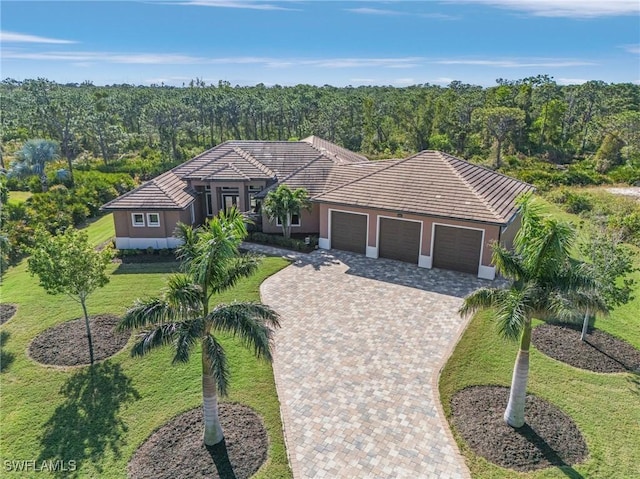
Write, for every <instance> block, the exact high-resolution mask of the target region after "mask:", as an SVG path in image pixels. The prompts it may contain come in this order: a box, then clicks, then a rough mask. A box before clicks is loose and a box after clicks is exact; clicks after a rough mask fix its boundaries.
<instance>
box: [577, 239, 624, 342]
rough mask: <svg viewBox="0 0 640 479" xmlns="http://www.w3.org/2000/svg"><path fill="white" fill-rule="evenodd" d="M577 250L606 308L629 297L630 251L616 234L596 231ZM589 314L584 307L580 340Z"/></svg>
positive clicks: (586, 327) (583, 336)
mask: <svg viewBox="0 0 640 479" xmlns="http://www.w3.org/2000/svg"><path fill="white" fill-rule="evenodd" d="M580 250H581V252H582V254H583V255H584V257H585V258H586V259H587V261H589V265H590V268H591V270H592V271H591V274H592V275H593V277H594V278H595V279H596V281H597V282H598V290H599V291H600V294H601V295H602V296H603V297H604V300H605V302H606V304H607V307H608V308H609V309H612V308H614V307H616V306H620V305H622V304H626V303H628V302H629V301H631V300H632V299H633V297H632V296H631V293H632V292H633V286H634V284H635V281H634V280H633V278H628V277H627V276H628V275H629V274H631V273H633V272H634V271H636V268H634V266H633V254H632V253H631V252H630V251H629V249H627V248H625V247H624V245H623V244H622V240H621V238H620V235H612V234H607V233H606V231H604V230H602V231H599V232H597V233H595V234H594V235H592V236H591V237H590V238H589V240H587V241H585V242H584V243H583V244H582V245H581V246H580ZM590 316H591V315H590V314H589V310H587V311H586V312H585V315H584V319H583V322H582V334H581V335H580V339H581V340H582V341H586V339H587V332H588V329H589V321H590V319H591V317H590Z"/></svg>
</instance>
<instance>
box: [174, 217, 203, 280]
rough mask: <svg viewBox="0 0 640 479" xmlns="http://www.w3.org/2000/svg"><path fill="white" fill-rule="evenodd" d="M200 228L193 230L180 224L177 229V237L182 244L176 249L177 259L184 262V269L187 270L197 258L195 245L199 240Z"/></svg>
mask: <svg viewBox="0 0 640 479" xmlns="http://www.w3.org/2000/svg"><path fill="white" fill-rule="evenodd" d="M198 232H199V228H193V227H192V226H190V225H187V224H184V223H178V224H177V225H176V229H175V232H174V234H175V236H176V238H178V239H179V240H181V242H182V244H181V245H180V246H178V247H177V248H176V257H177V258H178V259H179V260H180V261H181V262H182V265H181V266H182V267H184V268H187V269H188V266H189V264H190V262H191V259H192V258H193V257H194V256H195V251H194V248H195V245H196V242H197V240H198Z"/></svg>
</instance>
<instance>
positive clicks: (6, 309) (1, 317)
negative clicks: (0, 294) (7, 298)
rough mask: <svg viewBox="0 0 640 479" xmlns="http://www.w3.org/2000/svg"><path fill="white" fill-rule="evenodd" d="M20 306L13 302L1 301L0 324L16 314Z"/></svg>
mask: <svg viewBox="0 0 640 479" xmlns="http://www.w3.org/2000/svg"><path fill="white" fill-rule="evenodd" d="M17 310H18V306H17V305H15V304H13V303H0V324H4V323H6V322H7V321H9V320H10V319H11V318H13V316H14V315H15V314H16V311H17Z"/></svg>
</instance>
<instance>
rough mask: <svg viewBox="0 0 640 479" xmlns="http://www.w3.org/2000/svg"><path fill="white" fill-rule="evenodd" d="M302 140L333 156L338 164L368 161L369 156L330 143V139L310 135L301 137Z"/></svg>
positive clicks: (324, 153)
mask: <svg viewBox="0 0 640 479" xmlns="http://www.w3.org/2000/svg"><path fill="white" fill-rule="evenodd" d="M302 141H304V142H306V143H309V144H310V145H311V146H313V147H314V148H315V149H316V150H318V151H319V152H320V153H322V154H323V155H326V156H329V157H331V158H333V159H334V160H335V161H336V162H337V163H338V164H341V165H348V164H351V163H362V162H368V161H369V158H367V157H366V156H363V155H361V154H359V153H355V152H353V151H351V150H347V149H346V148H343V147H341V146H338V145H336V144H334V143H331V142H330V141H327V140H323V139H322V138H318V137H317V136H313V135H311V136H308V137H307V138H304V139H302Z"/></svg>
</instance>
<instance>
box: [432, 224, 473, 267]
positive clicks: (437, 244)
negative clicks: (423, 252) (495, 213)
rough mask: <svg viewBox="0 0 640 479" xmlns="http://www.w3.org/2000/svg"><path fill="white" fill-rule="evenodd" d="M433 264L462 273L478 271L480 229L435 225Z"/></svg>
mask: <svg viewBox="0 0 640 479" xmlns="http://www.w3.org/2000/svg"><path fill="white" fill-rule="evenodd" d="M433 250H434V251H433V266H434V267H435V268H443V269H451V270H454V271H461V272H463V273H473V274H477V273H478V265H479V263H480V252H481V250H482V231H481V230H472V229H467V228H453V227H450V226H436V228H435V239H434V246H433Z"/></svg>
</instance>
